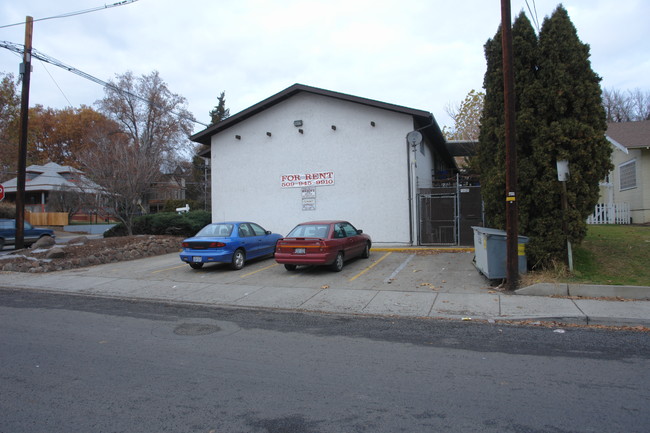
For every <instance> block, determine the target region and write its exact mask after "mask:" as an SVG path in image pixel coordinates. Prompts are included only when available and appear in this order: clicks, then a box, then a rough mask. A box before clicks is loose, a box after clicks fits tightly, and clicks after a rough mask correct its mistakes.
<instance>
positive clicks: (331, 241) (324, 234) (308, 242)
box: [275, 221, 372, 272]
mask: <svg viewBox="0 0 650 433" xmlns="http://www.w3.org/2000/svg"><path fill="white" fill-rule="evenodd" d="M371 245H372V241H371V239H370V236H368V235H367V234H365V233H363V230H357V229H356V228H354V226H353V225H352V224H350V223H349V222H347V221H312V222H307V223H302V224H298V225H297V226H296V227H295V228H294V229H293V230H291V232H290V233H289V234H288V235H287V236H286V237H285V238H282V239H280V240H279V241H278V243H277V245H276V249H275V261H276V262H278V263H282V264H284V267H285V268H286V269H287V270H288V271H293V270H295V269H296V267H297V266H298V265H328V266H330V267H331V268H332V270H333V271H335V272H339V271H340V270H341V269H343V262H344V261H345V260H349V259H352V258H354V257H358V256H361V257H363V258H368V257H370V247H371Z"/></svg>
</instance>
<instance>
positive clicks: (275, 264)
mask: <svg viewBox="0 0 650 433" xmlns="http://www.w3.org/2000/svg"><path fill="white" fill-rule="evenodd" d="M277 265H279V263H273V264H272V265H269V266H266V267H264V268H262V269H258V270H256V271H253V272H249V273H247V274H244V275H242V276H241V277H239V278H246V277H248V276H250V275H253V274H256V273H258V272H262V271H265V270H267V269H271V268H272V267H273V266H277Z"/></svg>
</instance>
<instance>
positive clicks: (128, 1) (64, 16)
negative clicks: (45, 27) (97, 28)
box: [0, 0, 138, 29]
mask: <svg viewBox="0 0 650 433" xmlns="http://www.w3.org/2000/svg"><path fill="white" fill-rule="evenodd" d="M137 1H138V0H124V1H121V2H117V3H113V4H110V5H104V6H98V7H95V8H91V9H84V10H81V11H76V12H68V13H64V14H61V15H55V16H53V17H46V18H37V19H34V22H37V21H46V20H55V19H59V18H69V17H73V16H76V15H83V14H88V13H91V12H97V11H100V10H103V9H108V8H114V7H118V6H124V5H126V4H130V3H135V2H137ZM24 24H25V21H23V22H20V23H15V24H7V25H4V26H0V29H4V28H7V27H15V26H22V25H24Z"/></svg>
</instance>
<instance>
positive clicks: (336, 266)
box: [330, 251, 343, 272]
mask: <svg viewBox="0 0 650 433" xmlns="http://www.w3.org/2000/svg"><path fill="white" fill-rule="evenodd" d="M330 268H331V269H332V270H333V271H334V272H341V269H343V253H342V252H340V251H339V253H338V254H337V255H336V259H334V263H332V265H331V266H330Z"/></svg>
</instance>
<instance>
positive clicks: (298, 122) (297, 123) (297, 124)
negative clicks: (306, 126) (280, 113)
mask: <svg viewBox="0 0 650 433" xmlns="http://www.w3.org/2000/svg"><path fill="white" fill-rule="evenodd" d="M293 126H295V127H296V128H298V127H299V126H302V120H294V121H293Z"/></svg>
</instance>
